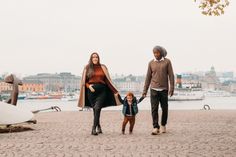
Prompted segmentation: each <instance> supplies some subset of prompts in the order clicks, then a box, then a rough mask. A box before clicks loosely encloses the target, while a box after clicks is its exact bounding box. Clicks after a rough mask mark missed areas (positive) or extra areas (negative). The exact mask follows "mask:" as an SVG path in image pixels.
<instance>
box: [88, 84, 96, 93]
mask: <svg viewBox="0 0 236 157" xmlns="http://www.w3.org/2000/svg"><path fill="white" fill-rule="evenodd" d="M89 89H90V91H91V92H93V93H94V92H95V89H94V88H93V85H92V84H91V85H89Z"/></svg>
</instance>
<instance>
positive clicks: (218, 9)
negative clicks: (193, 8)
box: [194, 0, 229, 16]
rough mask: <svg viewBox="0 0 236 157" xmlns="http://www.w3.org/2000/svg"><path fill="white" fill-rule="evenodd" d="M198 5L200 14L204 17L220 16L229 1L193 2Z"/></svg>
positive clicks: (206, 0)
mask: <svg viewBox="0 0 236 157" xmlns="http://www.w3.org/2000/svg"><path fill="white" fill-rule="evenodd" d="M194 1H195V2H198V3H199V8H200V9H202V14H203V15H206V16H220V15H223V14H224V9H225V7H227V6H228V5H229V0H194Z"/></svg>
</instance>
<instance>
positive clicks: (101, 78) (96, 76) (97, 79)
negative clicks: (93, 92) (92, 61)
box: [86, 65, 118, 93]
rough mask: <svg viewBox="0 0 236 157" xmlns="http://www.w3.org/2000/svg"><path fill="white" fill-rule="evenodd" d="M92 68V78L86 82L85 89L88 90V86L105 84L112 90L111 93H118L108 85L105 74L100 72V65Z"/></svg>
mask: <svg viewBox="0 0 236 157" xmlns="http://www.w3.org/2000/svg"><path fill="white" fill-rule="evenodd" d="M93 68H94V73H93V76H92V77H90V78H89V79H88V80H87V81H86V87H87V88H89V85H90V84H95V83H102V84H106V85H107V86H108V87H109V88H110V89H111V90H112V92H113V93H117V92H118V91H117V90H116V89H115V88H114V87H113V86H112V85H111V84H110V82H109V80H108V79H107V77H106V75H105V73H104V72H103V70H102V67H101V65H94V66H93Z"/></svg>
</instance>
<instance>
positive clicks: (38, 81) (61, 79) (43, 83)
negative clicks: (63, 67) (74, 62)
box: [0, 72, 81, 92]
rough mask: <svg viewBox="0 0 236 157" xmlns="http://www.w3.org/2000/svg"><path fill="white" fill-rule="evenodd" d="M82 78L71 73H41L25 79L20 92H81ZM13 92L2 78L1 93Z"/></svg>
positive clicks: (0, 82) (0, 83) (0, 80)
mask: <svg viewBox="0 0 236 157" xmlns="http://www.w3.org/2000/svg"><path fill="white" fill-rule="evenodd" d="M80 80H81V77H79V76H75V75H72V74H71V73H66V72H64V73H59V74H48V73H41V74H37V75H33V76H27V77H24V78H23V80H22V82H23V85H22V86H19V91H20V92H45V91H49V92H50V91H53V92H54V91H65V92H74V91H77V90H79V86H80ZM10 90H12V86H11V85H10V84H8V83H5V82H4V80H3V78H0V92H7V91H10Z"/></svg>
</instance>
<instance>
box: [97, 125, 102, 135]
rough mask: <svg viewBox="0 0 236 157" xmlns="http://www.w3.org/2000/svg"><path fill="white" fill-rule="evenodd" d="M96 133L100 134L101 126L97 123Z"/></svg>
mask: <svg viewBox="0 0 236 157" xmlns="http://www.w3.org/2000/svg"><path fill="white" fill-rule="evenodd" d="M97 133H98V134H102V128H101V125H98V127H97Z"/></svg>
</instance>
